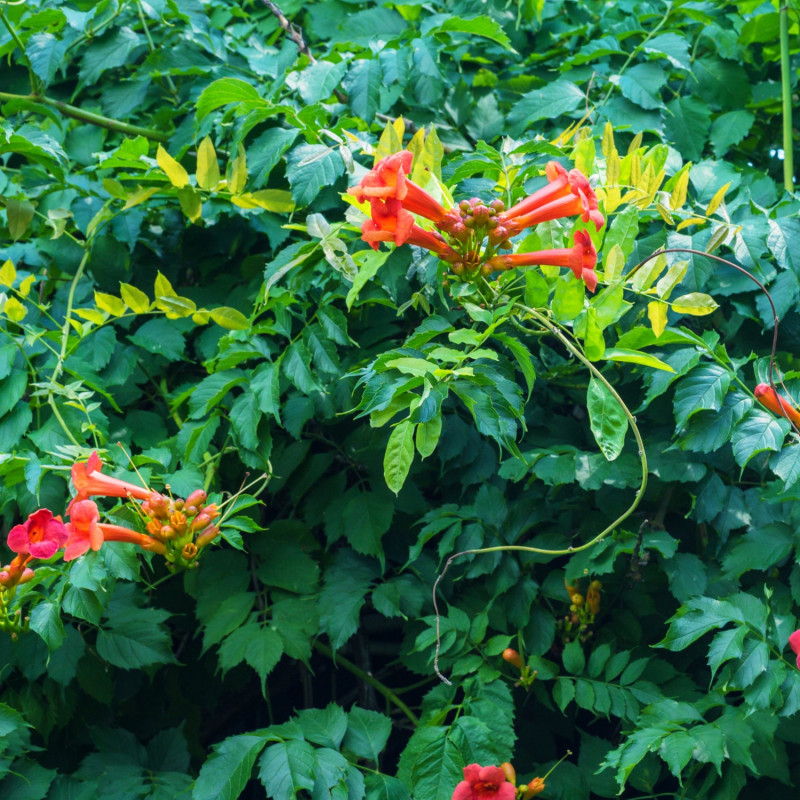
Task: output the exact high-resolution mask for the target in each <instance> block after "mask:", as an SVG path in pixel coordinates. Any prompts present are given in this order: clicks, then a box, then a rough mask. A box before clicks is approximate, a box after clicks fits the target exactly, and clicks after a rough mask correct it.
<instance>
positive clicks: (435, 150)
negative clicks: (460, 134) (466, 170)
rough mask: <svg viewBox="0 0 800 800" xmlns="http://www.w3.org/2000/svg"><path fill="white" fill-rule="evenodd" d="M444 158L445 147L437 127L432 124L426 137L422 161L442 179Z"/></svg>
mask: <svg viewBox="0 0 800 800" xmlns="http://www.w3.org/2000/svg"><path fill="white" fill-rule="evenodd" d="M443 158H444V147H443V146H442V143H441V142H440V141H439V136H438V135H437V133H436V128H434V127H433V125H431V129H430V131H429V132H428V135H427V136H426V137H425V144H424V146H423V148H422V163H423V164H424V165H425V167H427V169H428V171H429V172H430V173H431V175H433V176H434V177H436V178H437V179H439V180H441V179H442V159H443Z"/></svg>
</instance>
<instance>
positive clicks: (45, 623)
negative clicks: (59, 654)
mask: <svg viewBox="0 0 800 800" xmlns="http://www.w3.org/2000/svg"><path fill="white" fill-rule="evenodd" d="M30 616H31V621H30V625H31V630H34V631H36V633H38V634H39V636H41V637H42V640H43V641H44V643H45V644H46V645H47V649H48V650H58V648H59V647H61V645H62V644H63V642H64V638H65V636H66V633H65V632H64V623H63V622H62V621H61V609H60V608H59V606H58V605H57V604H55V603H50V602H47V601H45V602H43V603H39V604H38V605H37V606H36V607H35V608H34V609H33V611H31V615H30Z"/></svg>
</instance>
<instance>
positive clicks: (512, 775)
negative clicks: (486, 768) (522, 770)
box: [500, 761, 517, 785]
mask: <svg viewBox="0 0 800 800" xmlns="http://www.w3.org/2000/svg"><path fill="white" fill-rule="evenodd" d="M500 769H501V770H503V774H504V775H505V776H506V780H507V781H508V782H509V783H512V784H514V785H516V783H517V771H516V770H515V769H514V767H513V766H512V765H511V763H510V762H508V761H504V762H503V763H502V764H501V765H500Z"/></svg>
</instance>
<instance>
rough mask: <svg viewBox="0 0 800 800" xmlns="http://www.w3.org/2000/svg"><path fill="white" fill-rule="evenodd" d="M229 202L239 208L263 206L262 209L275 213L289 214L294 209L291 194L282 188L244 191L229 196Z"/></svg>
mask: <svg viewBox="0 0 800 800" xmlns="http://www.w3.org/2000/svg"><path fill="white" fill-rule="evenodd" d="M231 202H232V203H233V204H234V205H237V206H239V207H240V208H263V209H264V211H273V212H275V213H276V214H289V213H290V212H292V211H294V201H293V200H292V195H291V193H290V192H287V191H285V190H284V189H262V190H261V191H258V192H245V193H244V194H239V195H235V196H234V197H231Z"/></svg>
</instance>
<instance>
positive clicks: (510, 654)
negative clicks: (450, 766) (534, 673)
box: [503, 647, 522, 783]
mask: <svg viewBox="0 0 800 800" xmlns="http://www.w3.org/2000/svg"><path fill="white" fill-rule="evenodd" d="M503 660H504V661H508V663H509V664H513V665H514V666H515V667H516V668H517V669H522V656H520V654H519V653H518V652H517V651H516V650H514V649H513V648H511V647H506V649H505V650H503ZM509 780H510V779H509ZM511 782H512V783H513V781H511Z"/></svg>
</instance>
